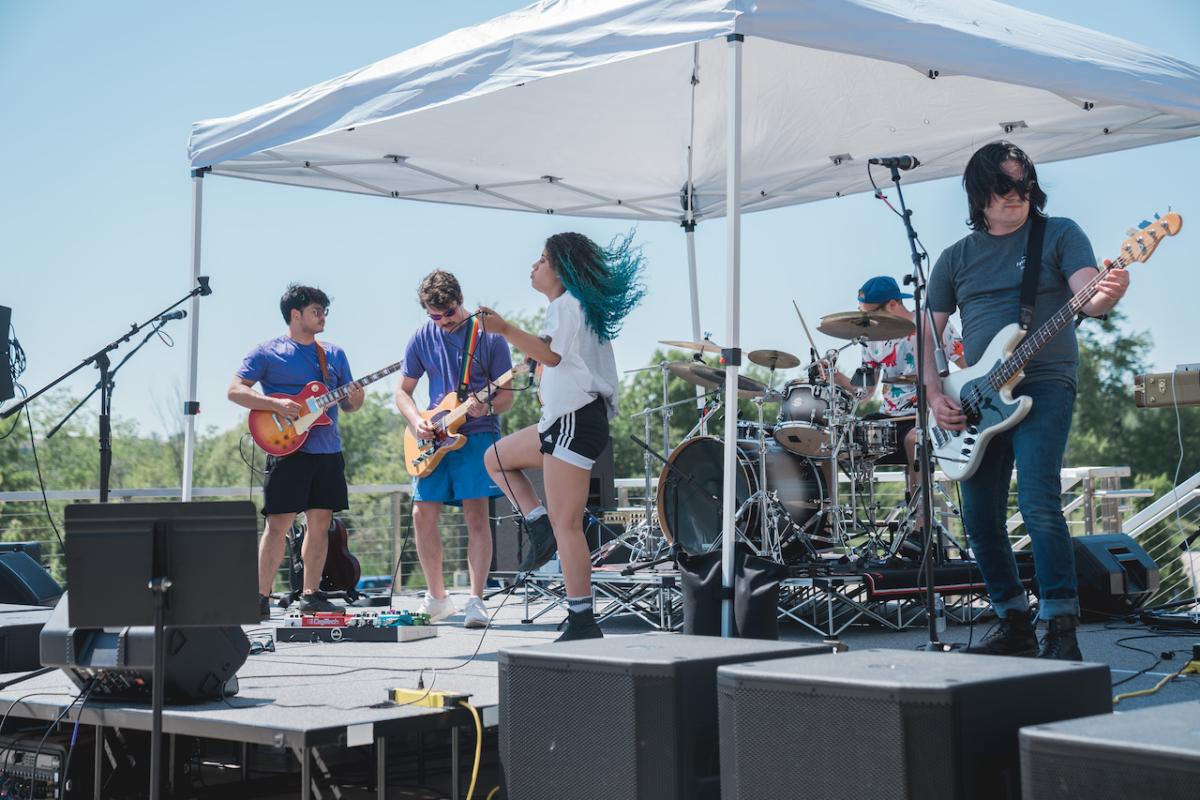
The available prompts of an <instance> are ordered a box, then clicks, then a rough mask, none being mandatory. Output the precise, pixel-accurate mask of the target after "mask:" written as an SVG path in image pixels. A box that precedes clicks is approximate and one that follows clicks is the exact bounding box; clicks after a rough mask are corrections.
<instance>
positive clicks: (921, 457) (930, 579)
mask: <svg viewBox="0 0 1200 800" xmlns="http://www.w3.org/2000/svg"><path fill="white" fill-rule="evenodd" d="M891 170H892V183H893V184H895V187H896V197H897V198H898V199H899V201H900V217H901V219H902V220H903V221H904V230H905V232H906V233H907V234H908V248H909V251H910V253H911V256H912V263H913V271H912V274H911V275H905V276H904V283H905V285H906V286H907V285H911V286H912V287H913V308H914V322H915V324H916V329H917V331H916V334H917V453H916V456H917V471H918V473H919V474H920V476H921V504H920V510H921V515H922V516H923V518H924V520H925V543H924V545H925V546H924V549H923V551H922V553H921V568H922V572H923V573H924V580H925V617H926V620H927V621H928V623H929V641H928V642H927V643H926V644H925V648H924V649H925V650H927V651H930V652H938V653H940V652H944V651H945V650H947V649H948V648H947V646H946V645H944V644H943V643H942V642H940V641H939V640H938V631H937V622H938V621H937V616H936V605H937V590H936V586H935V585H934V574H935V570H934V566H935V564H936V563H940V562H941V560H942V556H941V553H942V542H941V531H936V530H935V528H936V526H934V525H933V459H932V458H931V457H930V452H929V447H928V446H927V442H926V431H928V430H929V397H928V393H927V392H926V391H925V331H926V330H929V331H933V334H932V335H934V336H936V335H937V326H935V325H933V324H932V323H933V317H932V315H931V314H930V313H929V311H928V309H927V308H926V307H925V305H924V302H923V301H924V294H925V285H926V279H925V268H924V264H923V262H924V257H923V256H922V255H921V252H920V251H919V250H918V249H917V232H916V230H914V229H913V224H912V211H910V210H909V209H908V208H907V206H905V204H904V193H903V192H902V191H901V190H900V169H899V167H897V166H894V165H893V166H892V167H891ZM934 348H935V349H936V350H939V351H942V343H941V342H940V341H938V342H936V343H935V344H934ZM935 360H936V361H937V365H938V374H939V375H941V376H942V377H945V376H946V375H947V374H949V369H948V367H947V366H946V356H945V352H944V351H942V354H941V356H940V357H937V356H935ZM935 536H936V537H937V546H936V548H935V547H934V537H935ZM931 550H932V552H931Z"/></svg>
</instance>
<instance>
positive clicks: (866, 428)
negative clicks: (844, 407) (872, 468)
mask: <svg viewBox="0 0 1200 800" xmlns="http://www.w3.org/2000/svg"><path fill="white" fill-rule="evenodd" d="M850 441H851V447H852V448H853V451H854V457H855V458H868V459H871V460H873V461H874V460H876V459H880V458H883V457H884V456H889V455H891V454H892V453H894V452H896V423H894V422H891V421H889V420H882V419H862V420H859V421H858V422H856V423H855V424H854V430H853V432H852V433H851V435H850Z"/></svg>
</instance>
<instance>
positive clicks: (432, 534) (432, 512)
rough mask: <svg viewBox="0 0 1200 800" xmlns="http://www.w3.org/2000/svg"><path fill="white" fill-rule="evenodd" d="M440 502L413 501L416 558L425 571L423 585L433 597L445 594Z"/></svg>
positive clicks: (440, 596)
mask: <svg viewBox="0 0 1200 800" xmlns="http://www.w3.org/2000/svg"><path fill="white" fill-rule="evenodd" d="M441 518H442V504H441V503H438V502H434V501H431V500H417V501H415V502H414V503H413V510H412V522H413V538H414V539H415V540H416V544H417V560H418V561H420V562H421V571H422V572H424V573H425V585H426V586H427V587H428V588H429V594H430V595H432V596H433V597H437V598H442V597H445V596H446V582H445V579H444V577H443V576H442V529H441V525H440V524H439V523H440V521H441Z"/></svg>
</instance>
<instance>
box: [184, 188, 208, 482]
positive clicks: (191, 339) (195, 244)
mask: <svg viewBox="0 0 1200 800" xmlns="http://www.w3.org/2000/svg"><path fill="white" fill-rule="evenodd" d="M207 171H208V170H206V169H197V170H192V274H191V275H190V276H189V280H188V288H189V289H191V288H192V287H194V286H195V285H196V284H197V282H198V280H199V278H200V233H201V223H202V222H203V217H204V213H203V209H204V173H205V172H207ZM188 314H189V316H191V318H192V327H191V330H190V332H189V333H188V389H187V400H185V401H184V403H183V423H184V428H183V476H182V488H183V502H185V503H187V502H190V501H191V499H192V468H193V466H194V465H195V462H196V415H197V414H199V413H200V404H199V403H198V402H197V401H196V374H197V372H196V368H197V363H198V361H199V356H200V296H199V295H194V296H193V297H192V307H191V309H190V310H189V311H188Z"/></svg>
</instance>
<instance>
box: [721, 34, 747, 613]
mask: <svg viewBox="0 0 1200 800" xmlns="http://www.w3.org/2000/svg"><path fill="white" fill-rule="evenodd" d="M744 40H745V37H744V36H743V35H742V34H740V33H735V34H731V35H730V36H728V37H727V39H726V41H727V42H728V43H729V61H728V67H729V108H728V117H727V119H726V130H727V140H726V148H727V150H726V168H725V210H726V213H725V220H726V228H725V341H726V348H727V349H726V350H724V351H723V352H722V356H723V357H724V360H725V396H726V397H727V398H729V404H728V405H727V406H726V407H725V458H724V464H723V470H724V471H723V473H722V477H723V480H722V492H723V493H722V496H721V532H722V535H721V586H722V588H723V590H724V591H723V592H722V597H721V635H722V636H724V637H729V636H732V635H733V550H734V545H735V544H736V539H737V530H736V529H735V528H734V509H735V507H736V505H737V496H736V491H737V485H736V475H737V473H736V468H737V396H738V392H737V389H738V367H739V366H740V365H741V362H742V358H741V356H742V354H741V349H740V347H739V344H740V341H741V339H740V334H741V332H740V330H739V328H740V325H741V267H742V264H741V258H742V218H741V189H742V43H743V42H744Z"/></svg>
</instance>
